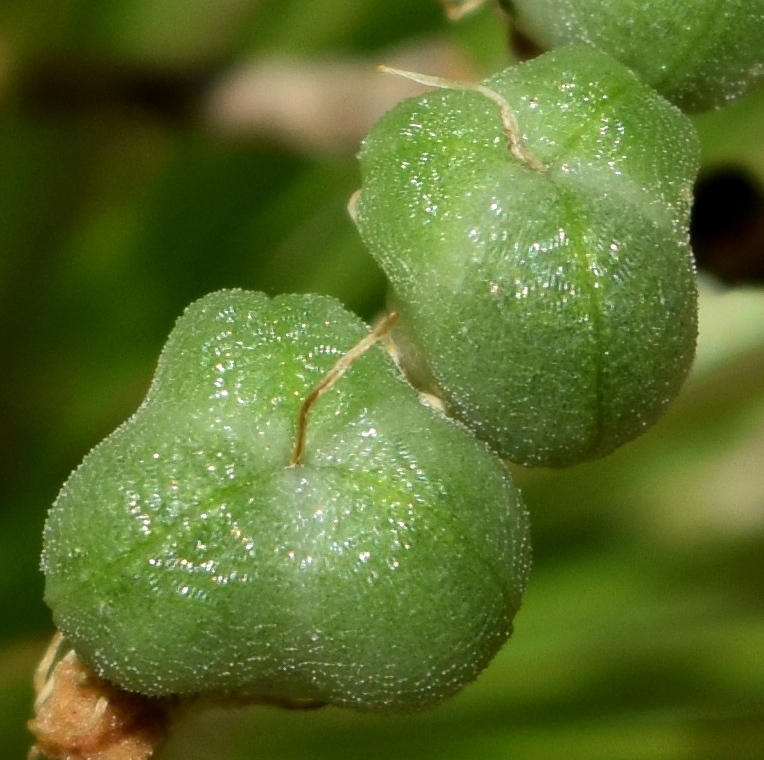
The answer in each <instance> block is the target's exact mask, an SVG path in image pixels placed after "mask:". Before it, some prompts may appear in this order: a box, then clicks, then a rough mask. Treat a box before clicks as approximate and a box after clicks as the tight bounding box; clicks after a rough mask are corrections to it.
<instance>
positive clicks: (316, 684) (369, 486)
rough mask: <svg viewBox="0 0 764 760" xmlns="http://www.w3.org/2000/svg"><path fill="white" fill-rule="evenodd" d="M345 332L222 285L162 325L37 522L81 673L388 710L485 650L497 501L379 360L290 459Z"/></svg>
mask: <svg viewBox="0 0 764 760" xmlns="http://www.w3.org/2000/svg"><path fill="white" fill-rule="evenodd" d="M365 333H366V329H365V327H364V325H363V323H362V322H361V321H360V320H358V319H357V318H356V317H354V316H353V315H351V314H349V313H348V312H347V311H345V310H344V309H343V308H342V307H341V305H340V304H339V303H338V302H336V301H334V300H333V299H329V298H325V297H319V296H284V297H279V298H276V299H273V300H270V299H268V298H267V297H266V296H265V295H263V294H260V293H247V292H243V291H222V292H218V293H213V294H211V295H209V296H207V297H205V298H203V299H202V300H200V301H198V302H197V303H195V304H193V305H192V306H191V307H189V309H188V310H187V311H186V312H185V314H184V315H183V316H182V317H181V319H180V320H179V321H178V323H177V325H176V327H175V329H174V330H173V332H172V334H171V335H170V338H169V340H168V342H167V345H166V347H165V349H164V351H163V353H162V356H161V358H160V361H159V365H158V368H157V373H156V377H155V379H154V382H153V384H152V386H151V388H150V390H149V393H148V395H147V397H146V400H145V402H144V403H143V404H142V406H141V407H140V409H139V410H138V411H137V412H136V414H135V415H134V416H133V417H131V418H130V419H129V420H128V421H127V422H126V423H125V424H124V425H122V426H121V427H120V428H118V429H117V430H116V431H115V432H114V433H113V434H112V435H111V436H109V437H108V438H107V439H106V440H105V441H103V442H102V443H101V444H99V445H98V446H97V447H96V448H95V449H94V450H93V451H92V452H91V453H90V454H89V455H88V456H87V457H86V458H85V460H84V462H83V463H82V465H81V466H80V467H79V469H77V470H76V471H75V472H74V473H73V474H72V475H71V477H70V478H69V480H68V482H67V483H66V484H65V485H64V487H63V489H62V491H61V493H60V495H59V497H58V499H57V501H56V503H55V505H54V506H53V508H52V510H51V512H50V515H49V517H48V521H47V524H46V527H45V546H44V553H43V569H44V571H45V575H46V592H45V595H46V600H47V602H48V603H49V605H50V606H51V608H52V609H53V613H54V618H55V621H56V624H57V625H58V627H59V629H60V630H61V631H62V632H63V633H64V635H65V636H66V637H67V639H68V640H69V641H70V642H71V643H72V644H73V646H74V647H75V649H76V651H77V652H78V654H79V655H80V656H81V657H82V658H83V659H84V660H85V661H86V662H87V663H88V664H89V665H90V666H91V667H93V668H94V669H95V670H96V671H97V672H98V673H99V674H101V675H102V676H104V677H106V678H107V679H109V680H111V681H113V682H114V683H116V684H117V685H119V686H121V687H122V688H123V689H126V690H130V691H135V692H139V693H141V694H144V695H149V696H163V695H171V694H181V695H183V694H189V695H190V694H212V695H215V694H220V693H223V694H227V695H233V696H234V697H237V698H242V699H253V700H260V699H265V700H269V699H272V700H294V701H301V700H317V701H320V702H328V703H331V704H336V705H343V706H349V707H354V708H357V709H361V710H394V711H399V710H408V709H413V708H417V707H421V706H425V705H428V704H432V703H435V702H437V701H439V700H441V699H443V698H445V697H447V696H449V695H451V694H453V693H454V692H456V691H458V690H459V689H460V688H461V687H462V686H463V685H464V684H465V683H467V682H469V681H471V680H472V679H473V678H474V677H475V676H476V674H477V673H478V672H479V671H480V670H481V668H483V667H484V666H485V665H486V664H487V663H488V661H489V660H490V659H491V657H493V655H494V654H495V653H496V651H497V650H498V649H499V647H501V645H502V644H503V642H504V641H505V639H506V638H507V636H508V635H509V633H510V631H511V621H512V617H513V615H514V613H515V611H516V610H517V608H518V606H519V604H520V594H521V591H522V588H523V586H524V584H525V580H526V576H527V572H528V565H529V548H528V533H527V531H528V524H527V515H526V512H525V510H524V508H523V506H522V503H521V500H520V496H519V494H518V492H517V490H516V489H515V487H514V486H513V485H512V482H511V480H510V477H509V475H508V473H507V472H506V470H505V468H504V466H503V464H502V463H501V462H500V461H499V460H498V459H497V458H496V457H495V456H494V455H493V454H492V453H491V452H490V450H489V449H488V448H487V447H486V446H485V445H484V444H483V443H481V442H479V441H476V440H475V439H474V438H473V436H472V435H471V434H470V433H469V432H467V431H466V430H465V429H464V428H462V427H461V426H460V425H458V424H456V423H453V422H451V421H449V420H447V419H446V418H444V417H442V416H441V415H439V414H437V413H436V412H434V411H432V410H431V409H429V408H427V407H425V406H423V405H422V404H421V403H420V402H419V399H418V396H417V394H416V392H415V391H414V390H413V389H412V388H411V387H410V386H409V385H408V384H407V383H405V382H404V381H403V380H402V379H401V378H400V376H399V375H398V374H397V371H396V370H395V368H394V366H393V365H392V363H391V361H390V360H389V358H388V357H387V355H386V354H385V353H384V351H383V350H382V349H381V348H379V347H374V348H372V349H371V350H370V351H369V352H368V353H367V354H365V355H364V356H363V357H361V358H360V359H359V360H358V361H357V362H356V363H355V364H354V365H353V366H352V368H350V369H349V370H348V371H347V372H346V373H345V375H344V376H343V377H342V378H341V379H340V380H338V381H337V382H336V384H335V385H334V386H333V387H331V389H330V390H329V391H328V392H327V393H326V395H325V396H324V397H323V398H321V399H320V400H319V401H318V403H317V404H316V405H315V406H314V407H313V408H312V409H311V410H310V414H309V424H308V426H307V436H306V442H305V449H304V451H303V453H302V454H301V456H300V458H299V462H298V463H296V464H295V463H294V462H292V463H291V464H290V460H291V459H292V456H293V447H294V441H295V431H296V421H297V419H298V414H299V410H300V407H301V403H302V401H303V399H304V398H305V397H306V396H307V395H308V394H309V393H310V391H311V389H312V388H314V386H316V384H317V383H318V382H319V380H321V378H322V377H323V376H325V374H326V373H327V371H328V370H329V369H330V368H331V367H332V365H334V364H335V362H336V361H337V359H338V357H340V356H341V355H342V354H344V352H345V351H347V350H348V349H349V348H350V347H351V346H352V345H353V344H354V343H356V342H357V341H358V340H359V339H360V338H362V336H363V335H364V334H365ZM290 452H291V453H290Z"/></svg>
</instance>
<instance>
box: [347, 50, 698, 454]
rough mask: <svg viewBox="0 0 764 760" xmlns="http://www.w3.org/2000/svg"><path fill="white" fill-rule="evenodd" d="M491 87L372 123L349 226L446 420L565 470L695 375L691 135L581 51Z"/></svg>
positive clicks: (427, 98) (610, 445)
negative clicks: (381, 275)
mask: <svg viewBox="0 0 764 760" xmlns="http://www.w3.org/2000/svg"><path fill="white" fill-rule="evenodd" d="M485 86H486V87H487V88H489V89H490V91H491V93H492V95H491V97H486V93H485V92H464V91H456V90H447V91H443V90H440V91H437V92H434V93H430V94H427V95H424V96H422V97H421V98H418V99H411V100H407V101H404V102H403V103H401V104H399V105H398V106H397V107H396V108H395V109H393V110H392V111H391V112H389V113H388V114H387V115H386V116H385V117H383V118H382V120H380V122H379V123H378V124H377V125H376V126H375V127H374V129H373V130H372V132H371V133H370V135H369V136H368V138H367V139H366V141H365V142H364V145H363V148H362V151H361V155H360V161H361V173H362V190H361V193H360V196H359V197H358V199H357V201H356V203H355V206H354V215H355V218H356V223H357V225H358V229H359V231H360V233H361V235H362V237H363V239H364V241H365V242H366V244H367V245H368V247H369V249H370V250H371V252H372V253H373V255H374V256H375V257H376V259H377V260H378V262H379V263H380V265H381V266H382V268H383V269H384V271H385V272H386V274H387V276H388V278H389V279H390V282H391V284H392V287H393V289H394V291H395V297H396V302H397V304H398V305H399V308H400V310H401V312H402V326H401V332H402V335H403V336H404V338H405V340H404V343H406V344H410V345H413V346H415V347H416V349H417V350H418V352H419V354H420V356H422V357H424V360H425V361H426V363H427V365H428V368H429V371H430V372H431V374H432V376H433V377H434V381H435V383H436V384H437V386H438V387H439V394H440V395H441V396H442V397H443V398H444V399H445V401H446V402H447V404H448V405H449V407H450V408H451V411H452V412H453V413H454V414H456V415H457V416H458V417H459V418H460V419H461V420H462V421H464V422H465V423H466V424H468V425H470V426H471V427H472V428H473V429H474V430H475V431H476V434H477V435H478V437H480V438H482V439H483V440H486V441H487V442H488V443H490V444H491V446H493V447H494V448H495V449H496V450H497V451H498V452H499V453H500V454H502V455H503V456H505V457H507V458H509V459H512V460H514V461H518V462H523V463H526V464H540V465H554V466H559V465H568V464H574V463H576V462H580V461H583V460H586V459H592V458H595V457H598V456H602V455H604V454H607V453H609V452H610V451H612V450H613V449H615V448H616V447H617V446H619V445H620V444H622V443H624V442H626V441H628V440H631V439H632V438H634V437H636V436H637V435H639V434H640V433H642V432H643V431H644V430H645V429H646V428H647V427H648V426H649V425H650V424H652V423H653V422H654V421H655V420H656V419H657V418H658V417H659V416H660V415H661V413H662V412H663V410H664V409H665V407H666V405H667V404H668V403H669V401H670V400H671V399H672V398H673V397H674V396H675V395H676V393H677V392H678V390H679V388H680V386H681V385H682V382H683V380H684V378H685V375H686V373H687V371H688V368H689V366H690V364H691V361H692V358H693V354H694V348H695V337H696V285H695V276H694V269H693V262H692V255H691V251H690V249H689V245H688V238H687V227H688V222H689V209H690V202H691V192H692V182H693V178H694V176H695V173H696V170H697V164H698V144H697V137H696V135H695V131H694V129H693V127H692V124H691V123H690V121H689V120H688V119H687V118H686V117H685V116H684V115H682V113H681V112H679V111H678V110H677V109H676V108H675V107H673V106H671V105H670V104H669V103H667V102H666V101H665V100H664V99H663V98H661V97H660V96H658V95H657V94H655V93H654V91H652V90H651V89H650V88H648V87H646V86H645V85H643V84H641V83H640V82H639V81H638V80H637V79H636V77H635V76H634V75H633V74H632V73H631V72H630V71H629V70H628V69H626V68H625V67H623V66H621V65H620V64H618V63H617V62H616V61H614V60H613V59H611V58H610V57H608V56H606V55H605V54H603V53H599V52H597V51H594V50H592V49H590V48H567V49H562V50H559V51H555V52H553V53H549V54H546V55H544V56H541V57H539V58H537V59H535V60H534V61H532V62H530V63H527V64H521V65H520V66H515V67H513V68H510V69H507V70H506V71H504V72H503V73H500V74H498V75H496V76H494V77H492V78H491V79H489V80H487V81H486V82H485ZM497 98H498V99H499V100H503V101H505V102H504V106H506V107H508V106H509V105H511V107H512V109H513V110H514V118H515V119H516V123H515V125H514V127H512V124H511V123H509V122H508V121H507V117H506V114H504V118H502V110H504V111H506V108H504V107H503V106H501V107H500V105H499V104H498V102H497ZM510 121H511V119H510ZM518 125H519V127H518ZM510 127H511V129H510Z"/></svg>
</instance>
